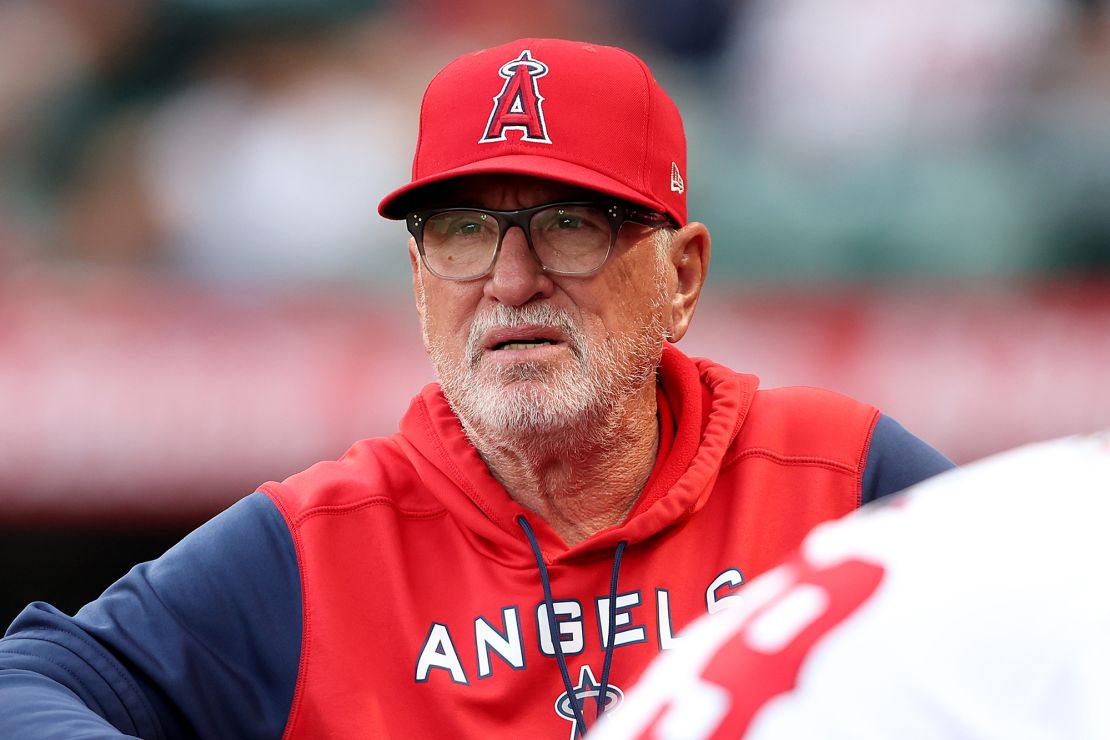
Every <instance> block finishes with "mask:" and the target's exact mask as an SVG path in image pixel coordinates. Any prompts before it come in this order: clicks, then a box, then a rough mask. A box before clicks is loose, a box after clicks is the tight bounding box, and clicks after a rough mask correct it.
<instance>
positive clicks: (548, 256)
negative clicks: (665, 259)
mask: <svg viewBox="0 0 1110 740" xmlns="http://www.w3.org/2000/svg"><path fill="white" fill-rule="evenodd" d="M405 220H406V222H407V224H408V229H409V233H411V234H412V236H413V238H414V239H415V240H416V248H417V249H418V250H419V251H420V258H421V259H422V260H423V261H424V266H425V267H427V268H428V270H429V271H430V272H431V273H432V274H433V275H436V276H438V277H441V278H444V279H446V280H476V279H478V278H480V277H485V276H486V275H488V274H489V273H490V271H491V270H492V269H493V265H494V263H496V262H497V255H498V254H499V253H500V252H501V242H502V241H503V240H504V239H505V234H506V233H507V232H508V230H509V229H510V228H512V227H513V226H519V227H520V229H521V231H523V232H524V237H525V239H526V240H527V242H528V247H529V248H530V249H531V250H532V254H534V255H535V256H536V259H537V260H538V261H539V263H540V265H541V266H542V267H543V269H544V270H546V271H547V272H554V273H557V274H559V275H589V274H590V273H592V272H597V271H598V270H600V269H601V266H602V265H604V264H605V261H606V260H607V259H609V253H610V252H611V251H612V250H613V245H614V244H616V243H617V235H618V234H619V233H620V230H621V227H622V226H624V224H625V223H626V222H628V221H631V222H633V223H637V224H642V225H644V226H650V227H653V228H661V227H664V226H667V225H669V224H670V219H669V218H668V217H667V216H665V215H663V214H661V213H652V212H647V211H638V210H636V209H635V208H633V207H631V206H628V205H625V204H623V203H617V202H611V203H598V202H568V203H545V204H543V205H538V206H535V207H533V208H521V209H520V210H517V211H495V210H491V209H488V208H433V209H428V210H423V211H414V212H413V213H410V214H409V215H408V216H407V217H406V219H405Z"/></svg>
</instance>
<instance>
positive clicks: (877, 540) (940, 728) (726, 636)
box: [590, 433, 1110, 740]
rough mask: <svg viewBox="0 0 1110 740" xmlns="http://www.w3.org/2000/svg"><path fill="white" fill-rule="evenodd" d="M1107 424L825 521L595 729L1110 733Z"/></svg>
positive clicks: (767, 733)
mask: <svg viewBox="0 0 1110 740" xmlns="http://www.w3.org/2000/svg"><path fill="white" fill-rule="evenodd" d="M1108 525H1110V435H1108V434H1105V433H1104V434H1102V435H1099V436H1089V437H1070V438H1065V439H1060V440H1053V441H1051V442H1042V443H1040V444H1035V445H1029V446H1026V447H1023V448H1020V449H1018V450H1015V451H1011V452H1008V453H1004V454H1000V455H996V456H994V457H991V458H988V459H987V460H984V461H981V462H979V463H975V464H973V465H969V466H967V467H966V468H963V469H961V470H959V471H953V472H950V473H946V474H944V475H941V476H938V477H936V478H933V479H932V480H930V481H927V482H925V483H922V484H921V485H919V486H915V487H914V488H913V489H911V490H910V491H909V492H907V493H905V494H903V495H900V496H897V497H892V498H889V499H886V500H885V501H884V502H883V503H879V504H875V505H873V506H869V507H866V508H865V509H864V510H863V511H862V512H860V513H859V514H857V515H854V516H849V517H846V518H844V519H841V520H839V521H837V522H833V523H828V524H823V525H821V526H820V527H818V528H817V529H815V530H814V531H813V532H812V533H811V534H810V535H809V536H807V537H806V539H805V541H804V543H803V545H802V547H801V549H800V550H799V552H798V553H797V554H796V555H795V556H793V557H792V558H791V559H789V560H788V561H787V562H786V563H784V564H783V565H781V566H779V567H778V568H776V569H774V570H772V571H770V572H769V573H766V574H764V575H763V576H760V577H759V578H757V579H755V580H754V581H753V582H752V583H751V584H749V585H748V586H747V587H746V588H745V590H744V592H743V596H742V598H741V605H740V606H738V607H737V608H735V609H729V610H726V611H725V612H723V613H720V614H716V615H713V616H707V617H705V618H703V619H701V620H699V621H697V622H695V623H694V625H692V627H691V628H690V629H689V630H687V631H686V632H683V633H682V635H681V636H680V637H679V643H680V647H679V648H678V649H676V650H674V651H671V652H668V653H666V654H665V655H663V656H661V657H660V658H659V659H658V660H657V661H656V662H654V663H653V664H652V666H651V667H650V668H649V669H648V670H647V672H645V674H644V677H643V680H642V681H641V682H640V683H638V684H637V685H636V687H635V688H634V689H633V690H632V691H631V693H630V694H629V697H628V701H626V702H625V704H624V706H623V707H622V709H621V711H620V712H619V713H615V714H613V715H611V716H607V717H606V718H605V722H604V723H602V724H601V725H599V726H598V728H597V732H595V733H592V734H591V736H590V737H591V738H595V737H596V739H597V740H618V738H621V739H624V738H673V739H675V740H677V739H678V738H684V739H686V740H693V739H694V738H741V737H743V738H748V739H749V740H770V739H771V738H783V739H785V738H789V739H790V740H794V738H853V740H872V739H875V740H877V739H879V738H882V739H883V740H886V739H887V738H906V739H909V738H983V739H986V738H992V739H993V738H1045V739H1047V738H1054V739H1062V738H1074V739H1076V740H1078V739H1080V738H1082V739H1084V740H1096V738H1106V737H1110V702H1107V697H1108V696H1110V587H1107V585H1106V575H1105V570H1106V566H1107V563H1110V539H1107V537H1106V530H1107V526H1108Z"/></svg>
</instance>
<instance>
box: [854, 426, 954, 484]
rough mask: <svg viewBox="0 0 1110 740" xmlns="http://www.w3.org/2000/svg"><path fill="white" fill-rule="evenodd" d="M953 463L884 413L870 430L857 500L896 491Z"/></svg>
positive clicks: (945, 468)
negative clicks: (868, 444)
mask: <svg viewBox="0 0 1110 740" xmlns="http://www.w3.org/2000/svg"><path fill="white" fill-rule="evenodd" d="M954 467H955V465H953V464H952V462H951V461H950V460H949V459H948V458H946V457H945V456H944V455H942V454H940V453H939V452H937V451H936V450H934V449H933V448H932V447H930V446H929V445H927V444H925V443H924V442H922V441H921V440H920V439H918V438H917V437H915V436H913V435H912V434H910V433H909V432H907V431H906V430H905V428H903V427H902V425H901V424H899V423H898V422H896V421H895V420H894V419H891V418H890V417H889V416H886V415H885V414H884V415H882V416H880V417H879V421H878V422H877V423H876V424H875V431H874V432H873V433H872V434H871V447H870V448H868V450H867V467H866V468H865V469H864V471H863V496H862V500H861V501H860V503H861V504H866V503H870V502H871V501H874V500H876V499H879V498H882V497H883V496H888V495H890V494H892V493H897V492H898V491H901V490H902V489H904V488H909V487H910V486H912V485H914V484H915V483H920V482H921V481H923V480H925V479H926V478H932V477H933V476H934V475H936V474H937V473H943V472H944V471H945V470H949V469H951V468H954Z"/></svg>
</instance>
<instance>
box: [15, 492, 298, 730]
mask: <svg viewBox="0 0 1110 740" xmlns="http://www.w3.org/2000/svg"><path fill="white" fill-rule="evenodd" d="M301 632H302V618H301V585H300V575H299V571H298V567H297V558H296V551H295V549H294V546H293V540H292V537H291V535H290V533H289V529H288V527H287V526H286V524H285V521H284V519H283V518H282V516H281V514H280V512H279V511H278V510H277V508H276V507H275V506H274V504H273V503H272V502H271V501H270V500H269V499H268V498H267V497H266V496H265V495H263V494H261V493H254V494H252V495H251V496H248V497H247V498H245V499H243V500H242V501H240V502H238V503H237V504H235V505H234V506H232V507H231V508H229V509H228V510H227V511H225V512H223V513H222V514H220V515H219V516H217V517H215V518H214V519H212V520H211V521H209V522H208V523H206V524H204V525H203V526H201V527H199V528H198V529H197V530H195V531H194V532H192V533H191V534H190V535H189V536H187V537H186V538H185V539H183V540H182V541H181V542H179V543H178V544H177V545H175V546H174V547H172V548H171V549H170V550H168V551H167V552H166V553H165V554H164V555H163V556H162V557H160V558H158V559H157V560H154V561H152V562H149V563H143V564H141V565H137V566H135V567H134V568H132V569H131V571H130V572H129V573H128V574H127V575H126V576H124V577H123V578H122V579H120V580H119V581H117V582H116V583H115V584H113V585H112V586H111V587H110V588H109V589H108V590H107V591H105V592H104V594H103V595H101V596H100V598H98V599H97V600H96V601H93V602H91V603H90V604H87V605H86V606H84V607H83V608H82V609H81V610H80V611H79V612H77V614H76V615H75V616H73V617H69V616H66V615H65V614H62V613H61V612H59V611H58V610H57V609H54V608H53V607H51V606H49V605H47V604H44V603H41V602H36V603H34V604H31V605H30V606H28V607H27V608H26V609H24V610H23V612H22V613H21V614H20V615H19V616H18V617H17V618H16V620H15V622H13V623H12V626H11V627H10V628H9V630H8V632H7V634H6V635H5V637H4V638H3V639H2V640H0V738H24V737H25V738H32V737H33V738H77V737H80V738H108V737H117V738H118V737H121V736H139V737H143V738H146V740H157V739H158V738H185V737H189V738H198V737H199V738H280V737H281V735H282V732H283V731H284V727H285V722H286V719H287V717H288V714H289V708H290V706H291V704H292V701H293V690H294V687H295V685H296V679H297V666H298V662H299V660H300V647H301Z"/></svg>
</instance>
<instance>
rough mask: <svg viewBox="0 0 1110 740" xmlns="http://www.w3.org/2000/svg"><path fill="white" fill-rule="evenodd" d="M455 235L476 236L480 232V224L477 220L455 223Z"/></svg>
mask: <svg viewBox="0 0 1110 740" xmlns="http://www.w3.org/2000/svg"><path fill="white" fill-rule="evenodd" d="M454 231H455V235H456V236H476V235H478V234H481V233H482V224H480V223H478V222H477V221H464V222H462V223H459V224H456V225H455V230H454Z"/></svg>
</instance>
